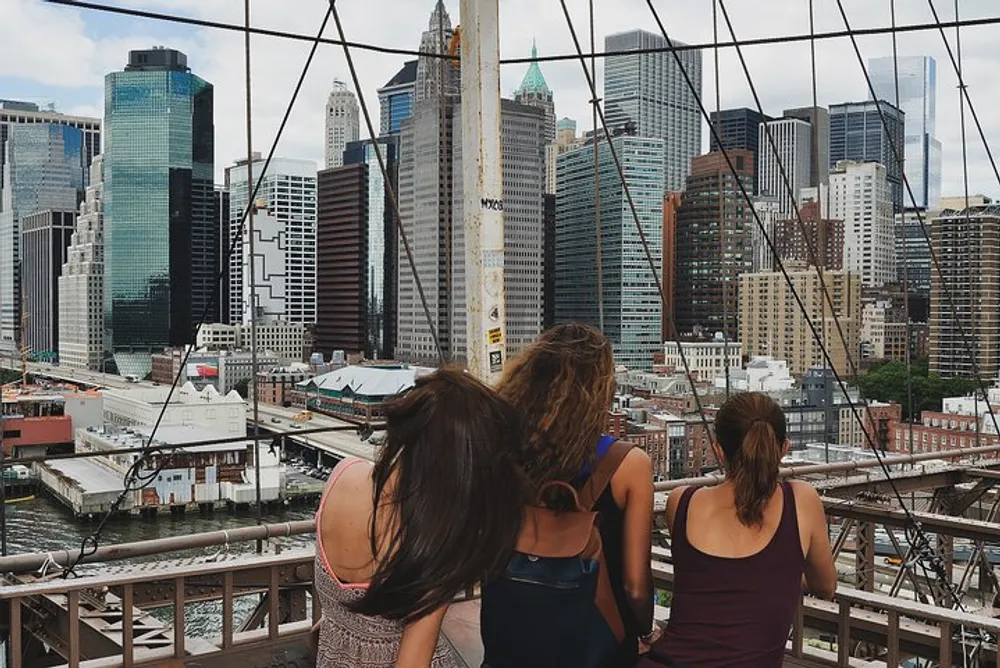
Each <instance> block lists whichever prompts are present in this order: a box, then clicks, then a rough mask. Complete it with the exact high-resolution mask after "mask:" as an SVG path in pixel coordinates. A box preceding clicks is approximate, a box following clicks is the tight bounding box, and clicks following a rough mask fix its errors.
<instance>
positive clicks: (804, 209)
mask: <svg viewBox="0 0 1000 668" xmlns="http://www.w3.org/2000/svg"><path fill="white" fill-rule="evenodd" d="M799 215H800V216H801V220H800V219H799V218H788V219H784V220H779V221H777V222H776V223H775V226H774V234H773V235H772V237H771V238H772V239H773V240H774V245H775V247H776V248H777V250H778V257H779V258H781V261H782V262H787V261H793V262H801V263H804V264H812V265H820V266H822V267H824V268H825V269H834V270H836V269H841V268H843V266H844V221H842V220H831V219H829V218H823V216H822V215H821V214H820V203H819V202H818V201H816V200H810V201H806V202H803V203H802V206H801V207H800V208H799ZM803 229H805V234H803Z"/></svg>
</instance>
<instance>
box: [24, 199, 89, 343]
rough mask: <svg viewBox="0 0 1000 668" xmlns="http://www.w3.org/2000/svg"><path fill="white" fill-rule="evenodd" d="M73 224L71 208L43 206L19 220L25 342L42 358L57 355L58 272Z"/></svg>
mask: <svg viewBox="0 0 1000 668" xmlns="http://www.w3.org/2000/svg"><path fill="white" fill-rule="evenodd" d="M75 225H76V212H75V211H53V210H51V209H47V210H45V211H38V212H35V213H32V214H29V215H27V216H24V217H23V218H22V219H21V258H22V259H23V262H22V272H21V273H22V281H23V286H24V303H23V304H22V310H23V313H24V315H25V316H26V322H25V327H24V335H25V337H26V340H25V343H27V345H28V348H29V349H30V350H31V352H32V353H33V354H34V355H38V356H40V357H41V358H43V359H54V358H56V357H58V350H59V275H60V274H61V273H62V267H63V263H65V262H66V257H67V249H68V248H69V244H70V239H71V237H72V236H73V228H74V227H75Z"/></svg>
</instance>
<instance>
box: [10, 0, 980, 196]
mask: <svg viewBox="0 0 1000 668" xmlns="http://www.w3.org/2000/svg"><path fill="white" fill-rule="evenodd" d="M306 1H308V5H307V7H306V8H305V9H304V10H303V11H302V12H297V13H295V15H294V16H290V15H289V14H290V13H288V12H283V11H281V8H280V7H279V6H278V4H279V3H274V2H270V1H267V2H264V1H263V0H258V3H257V5H255V6H254V7H253V10H252V11H253V18H252V23H253V24H254V25H255V26H261V27H265V26H266V27H268V28H274V29H279V30H289V31H296V32H301V33H305V34H314V32H315V30H316V27H317V26H318V23H319V20H320V19H321V18H322V13H323V8H324V7H325V3H323V2H322V0H304V1H303V4H305V3H306ZM776 2H780V4H782V5H783V6H785V7H786V8H787V9H786V10H785V11H780V10H779V11H775V12H773V13H768V15H767V17H760V16H757V15H755V14H754V13H753V11H752V8H746V7H742V6H736V5H735V3H734V5H733V6H732V7H729V6H728V5H727V9H728V10H729V11H730V15H731V17H732V19H733V23H734V26H735V28H736V31H737V36H738V37H739V38H740V39H749V38H753V37H761V36H769V35H785V34H791V33H807V32H808V15H807V7H805V6H800V5H804V3H800V2H795V1H794V0H776ZM8 4H9V6H8V7H6V8H5V15H6V16H8V17H10V18H11V19H12V20H5V21H3V22H0V97H5V98H13V99H27V100H29V101H35V102H39V103H42V104H45V103H46V102H48V101H54V102H56V106H57V109H58V110H60V111H62V112H64V113H76V114H85V115H95V116H101V115H102V109H101V103H100V99H101V97H102V94H103V91H102V90H101V88H102V85H101V84H102V82H103V76H104V74H107V73H108V72H110V71H114V70H115V69H119V68H120V67H121V66H122V65H123V64H124V62H125V61H126V59H127V53H128V50H129V49H132V48H149V47H150V46H152V45H153V44H163V45H164V46H167V47H169V48H175V49H178V50H181V51H184V52H185V53H187V54H188V57H189V62H190V63H191V66H192V71H193V72H194V73H195V74H197V75H198V76H200V77H202V78H205V79H207V80H209V81H215V82H217V83H216V85H217V86H220V93H219V96H218V97H219V100H218V103H217V107H218V108H217V115H218V117H219V118H231V119H234V121H236V119H239V122H232V123H227V124H220V126H219V128H218V129H217V143H218V146H217V150H216V179H217V181H221V175H222V170H223V169H224V168H225V167H226V166H228V165H231V164H232V163H233V162H234V161H235V160H236V159H238V158H240V157H241V156H242V155H243V154H244V153H245V152H246V150H245V137H244V128H243V123H242V119H243V117H244V114H245V111H244V107H243V104H244V102H243V95H244V92H243V85H242V81H243V58H242V41H243V40H242V35H240V34H239V33H233V32H227V31H218V30H209V29H199V28H192V27H189V26H183V25H177V24H169V23H164V22H159V21H150V20H132V19H128V18H126V17H120V16H115V15H110V14H105V13H100V12H94V11H81V10H74V9H70V8H66V7H58V6H53V5H47V4H45V3H44V2H42V0H12V1H11V2H10V3H8ZM114 4H120V5H121V4H125V3H121V2H115V3H114ZM203 4H204V3H199V2H197V1H196V0H179V1H176V2H167V1H166V0H135V2H132V3H128V6H135V7H140V8H143V9H150V10H153V11H165V12H176V13H179V14H186V15H190V16H196V17H198V18H208V19H212V20H219V21H226V22H231V23H241V22H242V10H241V8H239V7H237V6H236V5H235V4H231V5H230V6H227V7H219V6H214V5H216V4H217V3H212V5H213V6H202V5H203ZM867 4H870V3H866V2H863V1H862V0H846V1H845V9H846V11H847V13H848V16H849V18H850V19H851V22H852V27H854V28H863V27H875V26H887V25H888V24H889V17H888V4H887V6H886V7H884V8H874V9H873V8H870V7H867V6H866V5H867ZM445 5H446V7H447V8H448V11H449V12H450V13H451V14H452V18H453V21H454V22H456V23H458V1H457V0H451V1H449V2H446V3H445ZM570 5H571V6H570V11H571V13H573V15H574V22H575V24H576V28H577V31H578V33H579V34H580V37H581V40H582V41H584V42H585V43H586V42H587V41H588V35H587V33H588V32H589V26H588V24H587V16H586V14H587V12H586V6H585V5H583V4H582V3H580V2H571V3H570ZM615 5H616V6H615V7H614V8H613V9H612V8H611V7H610V6H603V5H601V4H598V5H597V7H596V8H595V11H596V12H597V19H598V30H597V39H598V48H599V49H600V48H601V45H602V44H603V37H604V36H605V35H607V34H611V33H614V32H618V31H622V30H629V29H633V28H636V27H639V28H643V29H646V30H651V31H653V32H655V30H656V28H655V23H654V22H653V21H652V20H651V16H650V14H649V12H648V9H647V8H646V6H645V3H643V2H641V0H622V1H621V2H618V3H615ZM989 5H990V3H989V0H966V2H965V3H963V6H962V17H963V18H972V17H984V16H990V13H989V12H990V6H989ZM310 8H311V9H312V10H313V11H307V10H308V9H310ZM396 9H398V11H396V13H395V16H396V17H397V18H396V20H394V21H393V22H392V23H391V24H388V23H384V22H383V23H373V22H370V21H368V20H367V18H368V16H369V13H367V12H365V10H364V8H357V7H355V8H352V7H349V6H348V7H345V8H344V10H343V22H344V27H345V31H346V33H347V36H348V39H350V40H353V41H360V42H371V43H375V44H383V45H389V46H397V47H401V48H410V49H415V48H416V47H417V45H418V44H419V39H420V37H419V36H420V33H421V32H422V31H423V30H424V29H425V28H426V23H427V17H428V16H429V15H430V12H431V11H432V10H433V0H427V1H426V2H425V1H424V0H417V1H414V2H411V3H407V6H406V7H400V8H394V11H395V10H396ZM658 10H659V11H660V15H661V18H662V19H663V20H664V23H665V24H666V25H668V26H671V27H672V28H673V31H674V32H673V33H672V34H671V37H672V38H673V39H677V40H679V41H682V42H688V43H691V42H696V43H703V42H711V40H712V17H711V10H712V2H710V1H709V0H702V1H701V2H699V3H697V5H695V6H691V7H685V8H680V9H677V8H671V9H670V10H669V11H668V10H667V9H666V8H664V7H662V6H661V7H658ZM941 11H942V14H941V18H942V20H945V21H946V20H949V15H948V14H946V13H945V10H944V8H943V7H942V8H941ZM509 16H531V17H532V20H531V22H530V29H520V25H523V24H513V22H511V21H510V20H509V19H508V20H507V21H506V22H505V20H504V17H509ZM897 18H898V21H899V23H901V24H905V23H923V22H932V20H933V19H932V17H931V16H930V12H929V11H928V10H927V8H926V7H922V8H915V7H913V6H909V7H906V8H900V11H899V15H898V17H897ZM12 26H18V29H17V30H16V31H15V30H13V29H12ZM842 28H843V22H842V20H841V18H840V16H839V13H838V11H837V8H836V3H835V2H833V1H832V0H817V1H816V29H817V31H820V32H822V31H827V30H838V29H842ZM991 29H995V28H992V27H989V26H987V27H977V28H966V29H963V31H962V47H963V54H964V62H963V66H964V69H965V79H966V83H967V85H968V86H969V92H970V95H971V97H972V99H973V103H974V104H975V106H976V111H977V112H978V114H979V116H980V120H981V121H982V122H983V126H984V130H985V132H986V135H987V137H988V138H989V137H992V136H997V135H1000V110H997V109H996V108H995V107H996V105H992V104H990V103H991V101H992V100H991V89H992V86H991V84H992V83H993V79H994V78H995V77H997V76H998V75H997V72H998V71H1000V68H997V65H998V64H1000V56H997V55H995V54H994V53H991V52H990V46H991V44H990V31H991ZM719 30H720V39H722V40H725V39H727V38H728V32H727V29H726V26H725V23H724V22H723V21H722V19H721V18H720V26H719ZM43 32H44V38H42V37H41V35H42V33H43ZM326 36H327V37H334V36H335V30H334V29H333V28H332V27H328V29H327V33H326ZM539 36H541V39H540V40H538V46H539V53H540V55H541V56H543V57H544V56H545V55H548V54H553V53H572V52H573V47H572V42H571V40H570V38H569V33H568V30H567V28H566V24H565V20H564V19H563V17H562V13H561V10H560V9H559V8H558V7H557V6H555V7H551V8H539V7H537V6H535V5H534V4H529V3H528V2H527V1H526V0H504V1H503V2H502V4H501V52H502V54H503V55H504V57H526V56H528V55H529V54H530V50H531V43H532V40H533V39H535V38H538V37H539ZM949 39H950V40H951V42H952V43H954V31H951V34H950V35H949ZM858 41H859V46H860V48H861V50H862V55H863V56H864V58H865V59H866V61H867V59H868V58H873V57H880V56H886V55H889V54H891V40H890V37H889V36H888V35H882V36H873V37H867V38H859V40H858ZM252 43H253V55H252V63H251V65H252V69H253V71H254V76H253V88H254V114H253V121H254V133H253V134H254V148H255V150H259V151H261V152H266V151H267V149H268V148H269V146H270V143H271V141H272V140H273V137H274V132H275V131H276V129H277V125H278V123H279V121H280V117H281V115H282V113H283V111H284V107H285V105H286V104H287V102H288V98H289V97H290V93H291V89H292V87H293V86H294V82H295V79H296V76H297V73H298V72H299V71H300V68H301V66H302V63H303V62H304V58H305V54H306V52H307V50H308V48H309V44H308V43H305V42H289V41H288V40H281V39H274V38H266V37H253V38H252ZM744 53H745V54H746V57H747V60H748V65H749V68H750V70H751V74H752V75H753V78H754V83H755V84H756V85H757V87H758V92H759V93H760V96H761V98H762V102H763V104H764V107H765V108H764V111H765V112H766V113H770V114H777V113H780V111H781V109H784V108H789V107H795V106H803V105H808V104H810V103H811V83H810V76H809V45H808V43H807V42H803V43H797V44H785V45H776V46H766V47H748V48H746V49H744ZM899 53H900V55H901V56H904V55H929V56H932V57H934V58H936V59H937V61H938V100H937V103H938V117H939V120H938V138H939V139H940V140H941V141H942V144H943V145H944V161H943V162H944V187H943V192H944V194H959V193H961V184H962V169H961V164H962V163H961V143H960V141H959V133H958V125H959V124H958V106H959V105H958V99H957V93H956V92H955V91H956V88H955V85H956V83H957V79H956V77H955V73H954V71H953V69H952V66H951V62H950V61H949V60H948V58H947V54H946V52H945V50H944V47H943V44H942V41H941V37H940V35H939V34H938V33H937V32H936V31H931V32H921V33H904V34H901V35H899ZM817 55H818V61H819V62H818V89H819V90H818V98H819V103H820V105H822V106H828V105H829V104H834V103H839V102H851V101H862V100H865V99H867V97H868V91H867V86H866V84H865V81H864V78H863V76H862V74H861V70H860V68H859V67H858V63H857V60H856V57H855V55H854V52H853V49H852V47H851V45H850V42H849V41H848V40H846V39H841V40H834V41H825V42H818V44H817ZM703 58H704V71H705V76H704V80H703V96H704V100H705V103H706V106H707V108H708V109H709V110H710V111H711V110H714V108H715V81H714V76H713V72H714V58H713V54H712V51H711V50H708V51H705V52H704V55H703ZM355 60H356V62H357V65H358V70H359V76H360V78H361V81H362V86H363V90H362V91H360V93H361V94H362V95H364V97H365V99H366V101H367V102H368V104H369V107H370V109H371V111H372V114H373V116H374V117H375V119H374V120H375V122H376V125H377V117H378V112H377V109H378V107H377V105H378V100H377V94H376V89H377V88H378V87H380V86H382V85H383V84H385V82H386V81H388V80H389V79H390V78H391V77H392V76H393V74H395V72H396V71H397V70H398V69H399V67H400V66H401V65H402V63H403V62H404V61H405V60H406V57H403V56H386V55H379V54H372V53H367V52H361V51H358V52H356V53H355ZM788 62H792V63H796V66H795V67H794V68H792V69H788V70H787V71H786V69H787V68H785V67H784V65H785V63H788ZM527 67H528V66H527V65H526V64H516V65H505V66H504V67H502V68H501V92H502V94H503V95H504V96H505V97H509V96H512V95H513V92H514V90H515V89H516V88H517V86H518V84H519V83H520V81H521V78H522V77H523V75H524V72H525V70H526V69H527ZM541 67H542V71H543V73H544V75H545V77H546V80H547V81H548V83H549V85H550V87H551V88H552V89H553V91H554V92H555V95H556V114H557V116H558V117H560V118H561V117H570V118H574V119H575V120H577V121H578V123H579V127H580V129H581V131H584V130H585V129H587V128H588V127H589V126H590V122H589V121H590V108H589V104H587V102H586V100H587V99H589V94H588V92H587V90H586V84H585V81H584V78H583V74H582V71H581V68H580V65H579V63H578V62H576V61H567V62H561V63H542V64H541ZM720 69H721V79H720V81H721V85H720V90H721V106H722V108H733V107H742V106H748V107H750V108H753V107H754V104H753V100H752V97H751V96H750V94H749V90H748V88H747V85H746V81H745V79H744V77H743V74H742V70H741V69H740V67H739V63H738V61H737V59H736V56H735V53H734V52H733V51H732V50H729V51H728V52H725V51H724V52H723V55H722V57H721V58H720ZM775 69H778V70H781V71H782V76H775V75H774V71H775ZM598 71H599V76H598V86H599V87H603V67H602V65H601V64H600V63H599V65H598ZM347 75H348V71H347V68H346V66H345V64H344V60H343V53H342V50H341V49H339V48H338V47H335V46H332V45H321V47H320V49H319V51H318V57H317V59H316V61H315V62H314V64H313V68H312V70H311V71H310V75H309V77H308V78H307V80H306V84H305V86H304V87H303V91H302V94H301V95H300V98H299V101H298V103H297V104H296V110H295V112H294V113H293V115H292V118H291V122H290V124H289V127H288V128H287V129H286V134H285V136H284V137H283V139H282V142H281V144H280V145H279V148H278V151H277V155H280V156H283V157H293V158H302V159H309V160H314V161H316V162H317V163H318V164H321V163H322V158H323V117H324V111H325V101H326V99H327V97H328V95H329V92H330V88H331V86H332V83H333V79H334V78H337V77H339V78H341V79H346V78H348V77H347ZM229 82H231V83H229ZM967 116H968V114H967ZM967 120H969V135H968V136H969V141H968V149H969V170H970V193H971V194H975V193H983V194H986V195H990V196H997V195H1000V184H998V183H997V179H996V176H995V174H994V173H993V170H992V168H991V167H990V165H989V163H988V161H987V159H986V156H985V152H984V151H983V147H982V145H981V142H980V141H979V138H978V136H977V134H976V131H975V128H974V126H972V124H971V118H970V119H967ZM361 135H362V138H367V131H366V130H365V128H364V127H362V131H361ZM709 136H710V133H709V131H708V130H707V125H705V124H703V132H702V144H703V147H702V148H703V152H704V151H707V147H708V139H709Z"/></svg>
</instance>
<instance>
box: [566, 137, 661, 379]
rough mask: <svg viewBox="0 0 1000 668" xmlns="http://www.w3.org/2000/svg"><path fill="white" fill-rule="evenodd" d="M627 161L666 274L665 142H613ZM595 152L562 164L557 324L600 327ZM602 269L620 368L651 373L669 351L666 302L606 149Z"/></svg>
mask: <svg viewBox="0 0 1000 668" xmlns="http://www.w3.org/2000/svg"><path fill="white" fill-rule="evenodd" d="M612 141H613V142H614V145H615V150H616V151H617V152H618V155H619V156H620V158H621V161H622V166H623V168H624V171H625V182H626V183H627V184H628V187H629V191H630V192H631V194H632V198H633V201H634V202H635V205H636V209H637V211H638V213H639V221H640V222H641V224H642V229H643V232H645V235H646V239H647V240H648V242H649V246H650V251H651V253H652V256H653V262H654V263H655V264H656V271H657V272H661V271H662V269H663V195H664V187H663V183H664V164H665V159H664V141H663V140H662V139H652V138H645V137H633V136H619V137H616V138H614V139H613V140H612ZM593 168H594V149H593V146H585V147H583V148H579V149H574V150H572V151H568V152H566V153H564V154H563V155H561V156H559V158H558V162H557V167H556V169H557V181H558V187H557V195H556V223H555V297H556V298H555V302H556V309H555V320H556V322H557V323H565V322H582V323H586V324H589V325H594V326H598V325H599V324H600V323H599V313H598V304H597V271H598V267H597V264H596V250H597V241H596V239H595V236H594V234H595V229H594V206H595V202H594V200H595V197H594V172H593ZM598 174H599V178H600V184H601V245H602V263H601V267H600V271H601V277H602V286H603V290H602V292H603V303H604V334H605V335H606V336H607V337H608V338H609V339H610V340H611V342H612V344H614V349H615V361H616V363H618V364H624V365H625V366H627V367H629V368H630V369H651V368H652V365H653V355H654V354H655V353H657V352H659V351H661V350H662V347H663V337H662V336H661V332H662V315H663V302H662V300H661V299H660V294H659V292H658V291H657V289H656V281H655V279H654V277H653V272H652V269H651V268H650V266H649V262H648V260H647V258H646V254H645V251H644V249H643V245H642V241H641V240H640V238H639V232H638V230H637V229H636V226H635V221H634V220H633V219H632V213H631V210H630V209H629V206H628V203H627V201H626V199H625V192H624V189H623V188H622V184H621V181H620V179H619V178H618V172H617V170H616V169H615V164H614V161H613V158H612V156H611V151H610V150H609V148H608V144H607V142H602V144H601V146H600V150H599V158H598Z"/></svg>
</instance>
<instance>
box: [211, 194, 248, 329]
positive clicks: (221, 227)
mask: <svg viewBox="0 0 1000 668" xmlns="http://www.w3.org/2000/svg"><path fill="white" fill-rule="evenodd" d="M212 208H213V214H212V217H213V218H214V220H215V227H216V231H217V235H216V236H217V239H218V240H217V241H216V244H217V248H218V249H219V265H218V266H219V274H218V275H221V276H222V280H221V281H219V285H218V295H217V296H216V298H215V308H216V309H217V310H218V314H219V317H218V322H219V323H221V324H229V275H230V273H231V267H232V262H231V255H230V254H229V251H230V248H229V246H230V237H229V234H230V232H229V216H230V213H229V191H228V190H226V186H225V185H218V184H216V186H215V191H214V192H213V193H212ZM240 215H243V212H242V211H241V212H240Z"/></svg>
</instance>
